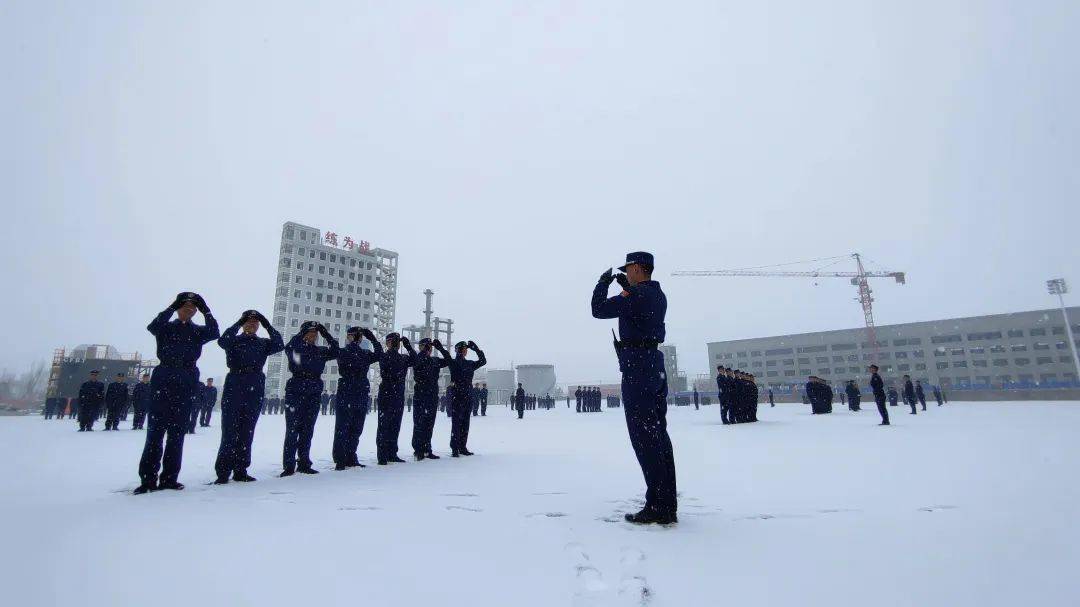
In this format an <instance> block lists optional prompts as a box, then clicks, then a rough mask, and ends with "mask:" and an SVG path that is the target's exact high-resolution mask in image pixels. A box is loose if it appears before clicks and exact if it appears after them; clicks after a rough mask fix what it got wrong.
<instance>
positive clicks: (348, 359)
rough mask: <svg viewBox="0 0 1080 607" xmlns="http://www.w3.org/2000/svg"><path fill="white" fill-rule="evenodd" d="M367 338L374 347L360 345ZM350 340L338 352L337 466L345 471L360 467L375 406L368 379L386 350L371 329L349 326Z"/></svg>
mask: <svg viewBox="0 0 1080 607" xmlns="http://www.w3.org/2000/svg"><path fill="white" fill-rule="evenodd" d="M364 338H367V340H368V341H369V342H371V348H372V349H371V350H366V349H364V348H361V347H360V341H361V340H362V339H364ZM345 339H346V340H347V341H348V343H347V344H345V347H344V348H342V349H341V351H340V352H338V372H339V373H340V374H341V380H340V381H339V382H338V389H337V393H336V398H335V401H336V402H335V404H334V413H335V415H334V448H333V455H334V464H335V465H334V469H335V470H345V469H347V468H354V467H359V468H363V467H364V465H363V464H361V463H360V458H359V456H357V455H356V449H357V447H359V446H360V435H361V434H362V433H363V432H364V420H366V419H367V414H368V408H369V407H370V406H371V384H370V382H369V381H368V369H370V368H371V365H372V364H373V363H377V362H379V360H380V359H382V355H383V349H382V346H381V345H380V344H379V340H378V339H376V338H375V334H374V333H372V332H371V331H370V330H369V329H364V328H361V327H349V328H348V329H347V330H346V331H345Z"/></svg>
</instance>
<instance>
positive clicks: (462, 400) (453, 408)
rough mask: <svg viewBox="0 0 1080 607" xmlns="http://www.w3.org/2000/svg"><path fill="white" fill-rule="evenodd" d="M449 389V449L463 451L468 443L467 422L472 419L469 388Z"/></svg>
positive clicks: (453, 387) (454, 387)
mask: <svg viewBox="0 0 1080 607" xmlns="http://www.w3.org/2000/svg"><path fill="white" fill-rule="evenodd" d="M449 390H450V449H451V450H452V451H464V450H466V445H468V443H469V423H470V422H471V421H472V403H471V402H470V398H469V391H470V390H469V388H464V389H458V388H457V387H456V386H451V387H450V388H449Z"/></svg>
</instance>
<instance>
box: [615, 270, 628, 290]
mask: <svg viewBox="0 0 1080 607" xmlns="http://www.w3.org/2000/svg"><path fill="white" fill-rule="evenodd" d="M615 281H616V282H618V283H619V286H620V287H622V290H623V291H629V290H630V279H629V278H627V277H626V274H623V273H622V272H619V273H618V274H616V275H615Z"/></svg>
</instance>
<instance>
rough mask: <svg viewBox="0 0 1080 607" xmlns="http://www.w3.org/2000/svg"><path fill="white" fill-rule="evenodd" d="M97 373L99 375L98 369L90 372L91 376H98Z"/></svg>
mask: <svg viewBox="0 0 1080 607" xmlns="http://www.w3.org/2000/svg"><path fill="white" fill-rule="evenodd" d="M97 373H98V370H97V369H91V370H90V375H97Z"/></svg>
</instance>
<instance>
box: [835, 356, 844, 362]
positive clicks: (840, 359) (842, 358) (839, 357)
mask: <svg viewBox="0 0 1080 607" xmlns="http://www.w3.org/2000/svg"><path fill="white" fill-rule="evenodd" d="M832 361H833V362H834V363H842V362H844V357H843V356H834V357H832Z"/></svg>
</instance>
